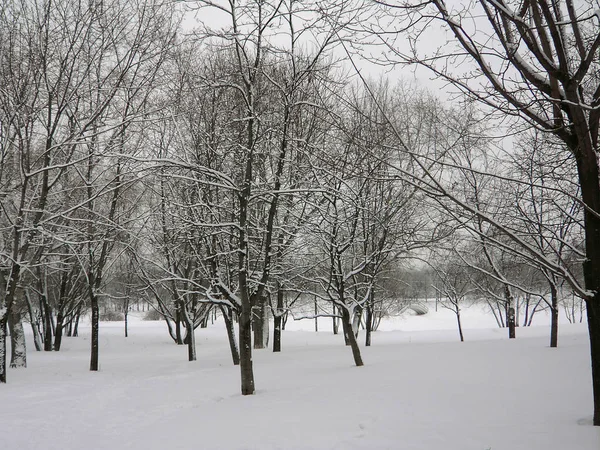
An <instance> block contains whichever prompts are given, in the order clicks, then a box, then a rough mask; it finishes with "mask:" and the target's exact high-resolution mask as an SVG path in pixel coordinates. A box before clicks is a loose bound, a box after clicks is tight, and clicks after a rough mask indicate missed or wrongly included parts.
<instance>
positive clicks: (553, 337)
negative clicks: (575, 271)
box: [550, 282, 558, 348]
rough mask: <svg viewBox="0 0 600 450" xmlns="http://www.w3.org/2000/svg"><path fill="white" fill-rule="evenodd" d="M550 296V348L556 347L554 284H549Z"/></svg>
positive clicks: (555, 297) (556, 296)
mask: <svg viewBox="0 0 600 450" xmlns="http://www.w3.org/2000/svg"><path fill="white" fill-rule="evenodd" d="M550 295H551V301H552V303H551V308H550V313H551V322H550V347H552V348H555V347H558V290H557V289H556V284H555V283H554V282H550Z"/></svg>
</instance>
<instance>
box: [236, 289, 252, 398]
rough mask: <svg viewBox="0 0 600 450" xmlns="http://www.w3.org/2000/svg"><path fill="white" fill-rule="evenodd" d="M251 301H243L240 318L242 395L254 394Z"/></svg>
mask: <svg viewBox="0 0 600 450" xmlns="http://www.w3.org/2000/svg"><path fill="white" fill-rule="evenodd" d="M251 314H252V306H251V305H250V301H245V302H242V311H241V314H240V320H239V333H240V338H239V339H240V347H239V348H240V372H241V377H242V395H252V394H254V371H253V368H252V327H251V323H250V315H251Z"/></svg>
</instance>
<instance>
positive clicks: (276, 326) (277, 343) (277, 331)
mask: <svg viewBox="0 0 600 450" xmlns="http://www.w3.org/2000/svg"><path fill="white" fill-rule="evenodd" d="M276 311H277V312H276V314H275V317H274V318H273V351H274V352H280V351H281V328H282V319H283V289H281V287H279V286H278V289H277V309H276Z"/></svg>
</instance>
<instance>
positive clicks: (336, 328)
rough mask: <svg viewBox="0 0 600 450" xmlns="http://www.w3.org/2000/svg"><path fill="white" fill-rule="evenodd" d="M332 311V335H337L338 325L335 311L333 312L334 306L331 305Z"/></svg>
mask: <svg viewBox="0 0 600 450" xmlns="http://www.w3.org/2000/svg"><path fill="white" fill-rule="evenodd" d="M332 309H333V312H332V314H333V317H332V320H333V334H338V333H339V323H338V318H337V317H336V314H335V313H336V311H335V309H336V308H335V304H332Z"/></svg>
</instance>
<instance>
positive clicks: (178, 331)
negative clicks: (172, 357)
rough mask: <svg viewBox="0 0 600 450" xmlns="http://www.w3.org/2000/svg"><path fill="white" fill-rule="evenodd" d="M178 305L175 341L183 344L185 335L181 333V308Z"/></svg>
mask: <svg viewBox="0 0 600 450" xmlns="http://www.w3.org/2000/svg"><path fill="white" fill-rule="evenodd" d="M179 308H180V307H179V306H177V308H176V310H175V343H176V344H177V345H183V336H182V335H181V310H180V309H179Z"/></svg>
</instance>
